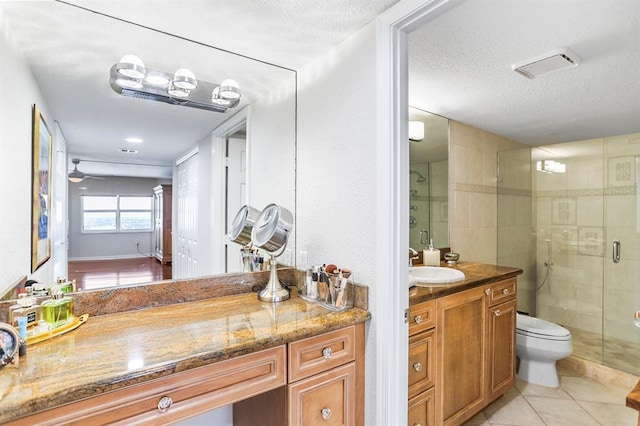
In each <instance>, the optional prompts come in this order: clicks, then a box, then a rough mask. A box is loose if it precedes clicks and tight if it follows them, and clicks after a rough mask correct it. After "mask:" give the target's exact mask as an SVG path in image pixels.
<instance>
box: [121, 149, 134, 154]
mask: <svg viewBox="0 0 640 426" xmlns="http://www.w3.org/2000/svg"><path fill="white" fill-rule="evenodd" d="M118 152H121V153H123V154H137V153H138V150H137V149H127V148H118Z"/></svg>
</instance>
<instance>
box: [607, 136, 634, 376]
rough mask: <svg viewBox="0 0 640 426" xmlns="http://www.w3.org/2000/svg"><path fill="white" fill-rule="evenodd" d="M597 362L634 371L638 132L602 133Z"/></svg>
mask: <svg viewBox="0 0 640 426" xmlns="http://www.w3.org/2000/svg"><path fill="white" fill-rule="evenodd" d="M604 150H605V156H604V163H605V170H606V176H605V183H606V186H605V189H604V204H605V218H604V219H605V227H606V247H605V268H604V291H603V302H604V303H603V308H604V309H603V363H604V364H605V365H608V366H610V367H613V368H617V369H620V370H624V371H627V372H630V373H632V374H636V375H639V374H640V328H638V327H636V326H635V324H634V314H635V312H636V311H640V194H639V193H638V182H639V179H640V133H636V134H632V135H624V136H616V137H608V138H605V139H604Z"/></svg>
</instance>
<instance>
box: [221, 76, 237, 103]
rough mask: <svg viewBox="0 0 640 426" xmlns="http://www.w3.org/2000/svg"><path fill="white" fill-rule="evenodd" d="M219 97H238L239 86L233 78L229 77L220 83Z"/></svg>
mask: <svg viewBox="0 0 640 426" xmlns="http://www.w3.org/2000/svg"><path fill="white" fill-rule="evenodd" d="M220 97H221V98H223V99H238V98H240V86H238V83H237V82H236V81H235V80H231V79H230V78H228V79H226V80H224V81H223V82H222V83H220Z"/></svg>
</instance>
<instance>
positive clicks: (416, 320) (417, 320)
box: [413, 315, 422, 324]
mask: <svg viewBox="0 0 640 426" xmlns="http://www.w3.org/2000/svg"><path fill="white" fill-rule="evenodd" d="M413 320H414V321H415V322H416V324H420V323H421V322H422V315H416V316H415V317H413Z"/></svg>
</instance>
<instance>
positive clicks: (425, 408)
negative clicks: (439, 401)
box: [407, 388, 436, 426]
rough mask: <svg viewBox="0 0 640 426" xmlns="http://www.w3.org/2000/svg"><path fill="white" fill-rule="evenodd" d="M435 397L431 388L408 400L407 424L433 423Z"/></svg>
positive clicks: (428, 425) (423, 424)
mask: <svg viewBox="0 0 640 426" xmlns="http://www.w3.org/2000/svg"><path fill="white" fill-rule="evenodd" d="M435 408H436V405H435V397H434V390H433V388H431V389H429V390H428V391H425V392H422V393H421V394H419V395H418V396H415V397H413V398H411V399H410V400H409V416H408V418H407V419H408V421H407V426H432V425H435V424H436V423H435V421H436V420H435V419H436V416H435Z"/></svg>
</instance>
